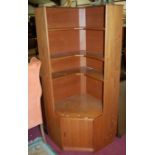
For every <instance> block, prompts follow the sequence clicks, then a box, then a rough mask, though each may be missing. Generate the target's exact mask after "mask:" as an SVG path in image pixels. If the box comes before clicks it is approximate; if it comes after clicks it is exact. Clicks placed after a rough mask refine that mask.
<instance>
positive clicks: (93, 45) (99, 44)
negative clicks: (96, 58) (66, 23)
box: [86, 30, 104, 54]
mask: <svg viewBox="0 0 155 155" xmlns="http://www.w3.org/2000/svg"><path fill="white" fill-rule="evenodd" d="M86 38H87V39H86V50H87V51H90V52H94V53H95V52H97V53H98V52H100V53H102V54H103V49H104V31H95V30H87V31H86Z"/></svg>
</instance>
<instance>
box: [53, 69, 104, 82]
mask: <svg viewBox="0 0 155 155" xmlns="http://www.w3.org/2000/svg"><path fill="white" fill-rule="evenodd" d="M72 74H85V75H87V76H89V77H91V78H94V79H96V80H99V81H104V75H103V73H100V72H98V71H96V70H95V69H92V68H88V67H80V68H75V69H70V70H66V71H61V72H55V73H52V77H53V78H59V77H63V76H66V75H72Z"/></svg>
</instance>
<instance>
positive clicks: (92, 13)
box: [86, 6, 105, 28]
mask: <svg viewBox="0 0 155 155" xmlns="http://www.w3.org/2000/svg"><path fill="white" fill-rule="evenodd" d="M104 17H105V6H103V7H94V8H93V7H88V8H86V25H87V27H90V28H91V27H94V28H104V25H105V18H104Z"/></svg>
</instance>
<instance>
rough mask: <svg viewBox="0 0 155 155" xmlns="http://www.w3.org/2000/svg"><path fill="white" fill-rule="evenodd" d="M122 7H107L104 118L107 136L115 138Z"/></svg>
mask: <svg viewBox="0 0 155 155" xmlns="http://www.w3.org/2000/svg"><path fill="white" fill-rule="evenodd" d="M122 15H123V9H122V6H115V5H107V6H106V34H105V64H104V65H105V67H104V107H103V110H104V118H105V127H106V130H105V132H106V135H108V136H109V140H110V139H111V138H114V136H115V134H116V129H117V118H118V97H119V83H120V63H121V44H122Z"/></svg>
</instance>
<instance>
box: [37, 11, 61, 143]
mask: <svg viewBox="0 0 155 155" xmlns="http://www.w3.org/2000/svg"><path fill="white" fill-rule="evenodd" d="M35 14H36V25H37V26H36V30H37V40H38V48H39V57H40V60H41V62H42V65H41V83H42V90H43V100H44V108H45V117H46V120H50V119H51V118H53V119H52V120H53V124H51V121H47V122H46V123H47V129H48V133H49V134H50V136H51V137H52V138H53V140H54V141H55V142H56V143H57V144H58V145H59V146H61V139H60V132H59V130H58V129H59V124H58V123H57V120H56V118H55V117H54V95H53V81H52V79H51V64H50V50H49V38H48V31H47V19H46V8H37V9H36V10H35ZM51 125H52V126H51ZM51 128H52V130H51Z"/></svg>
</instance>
